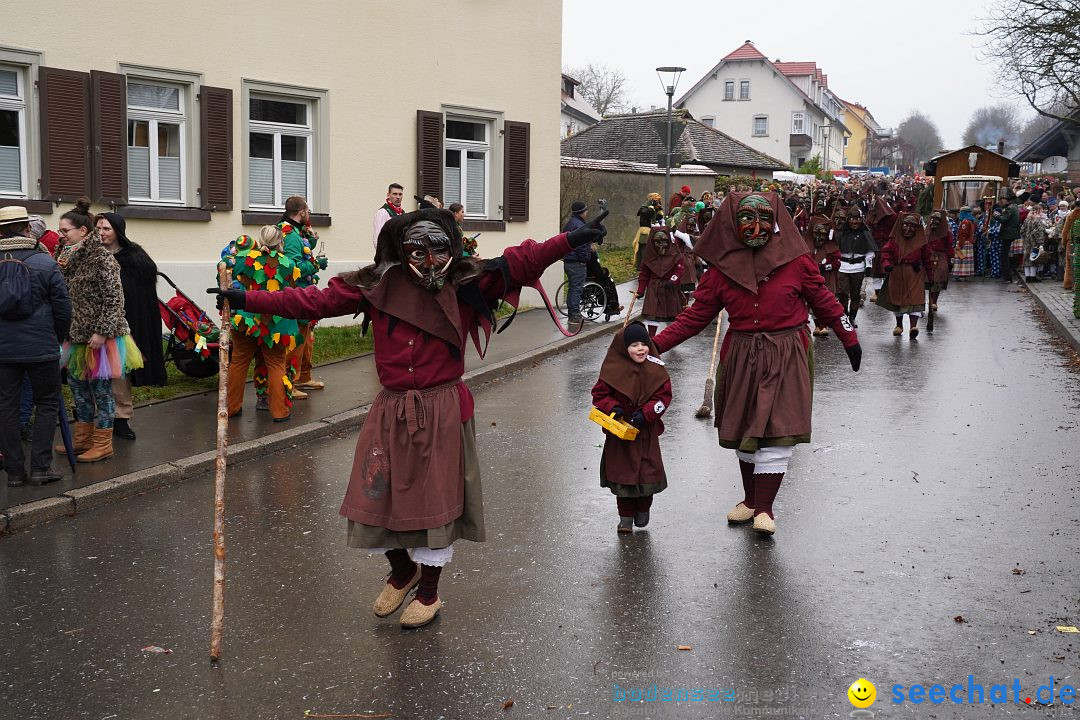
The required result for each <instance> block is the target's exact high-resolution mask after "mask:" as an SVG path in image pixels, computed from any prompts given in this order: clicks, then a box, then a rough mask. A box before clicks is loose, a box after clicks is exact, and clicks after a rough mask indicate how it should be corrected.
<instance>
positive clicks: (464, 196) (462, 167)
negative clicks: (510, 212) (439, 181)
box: [442, 115, 492, 218]
mask: <svg viewBox="0 0 1080 720" xmlns="http://www.w3.org/2000/svg"><path fill="white" fill-rule="evenodd" d="M491 134H492V123H491V121H489V120H485V119H482V118H470V117H458V116H453V115H447V116H446V138H445V140H444V144H443V149H444V151H445V156H446V160H445V164H444V166H443V194H444V195H446V197H444V198H443V199H442V200H443V205H444V206H445V205H449V204H450V203H456V202H457V203H461V204H462V205H464V206H465V216H466V217H473V218H486V217H487V216H488V207H489V206H490V203H489V202H488V196H489V193H490V187H491Z"/></svg>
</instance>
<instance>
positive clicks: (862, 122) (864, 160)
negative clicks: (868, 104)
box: [840, 100, 878, 167]
mask: <svg viewBox="0 0 1080 720" xmlns="http://www.w3.org/2000/svg"><path fill="white" fill-rule="evenodd" d="M840 102H841V103H842V104H843V106H844V124H845V125H847V127H848V129H849V130H851V137H849V138H848V139H847V145H846V146H845V147H844V165H856V166H859V167H867V166H868V165H869V158H870V147H871V142H872V141H873V138H874V136H875V134H876V133H877V130H878V125H877V122H876V121H875V120H874V116H873V115H871V114H870V111H869V110H867V109H866V108H865V107H863V106H862V105H860V104H859V103H855V102H850V101H848V100H841V101H840Z"/></svg>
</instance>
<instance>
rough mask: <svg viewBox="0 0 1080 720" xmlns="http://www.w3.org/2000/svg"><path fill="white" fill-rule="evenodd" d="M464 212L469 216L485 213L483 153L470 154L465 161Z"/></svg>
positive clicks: (485, 194) (485, 193)
mask: <svg viewBox="0 0 1080 720" xmlns="http://www.w3.org/2000/svg"><path fill="white" fill-rule="evenodd" d="M466 163H467V166H466V180H467V187H466V188H465V202H464V205H465V210H466V212H468V213H469V214H470V215H480V214H484V213H486V212H487V209H486V208H485V207H484V201H485V199H486V198H487V183H486V179H485V177H484V169H485V168H484V165H485V162H484V153H478V152H470V153H469V157H468V159H467V160H466Z"/></svg>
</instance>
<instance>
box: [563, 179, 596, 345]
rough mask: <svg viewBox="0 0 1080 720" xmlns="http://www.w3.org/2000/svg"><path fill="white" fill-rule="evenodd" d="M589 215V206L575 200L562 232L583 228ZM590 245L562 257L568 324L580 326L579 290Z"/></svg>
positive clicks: (586, 244)
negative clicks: (565, 283)
mask: <svg viewBox="0 0 1080 720" xmlns="http://www.w3.org/2000/svg"><path fill="white" fill-rule="evenodd" d="M588 214H589V206H588V205H586V204H585V203H584V202H582V201H581V200H575V201H574V202H573V204H572V205H570V219H569V220H567V221H566V225H564V226H563V229H562V231H563V232H564V233H568V232H573V231H574V230H577V229H578V228H581V227H585V224H586V221H585V218H586V217H587V216H588ZM592 253H593V248H592V243H585V244H584V245H582V246H580V247H576V248H574V249H573V250H571V251H570V252H568V253H566V256H565V257H563V269H564V270H565V271H566V280H567V283H568V285H567V288H566V313H567V315H568V316H569V321H570V324H572V325H573V324H577V325H580V324H581V323H582V322H583V320H582V319H581V288H583V287H585V275H586V272H587V271H586V268H585V265H586V264H587V263H588V262H589V260H590V259H592Z"/></svg>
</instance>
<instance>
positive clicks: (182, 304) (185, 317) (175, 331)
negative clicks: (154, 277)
mask: <svg viewBox="0 0 1080 720" xmlns="http://www.w3.org/2000/svg"><path fill="white" fill-rule="evenodd" d="M158 277H161V278H163V279H164V280H165V282H167V283H169V285H171V286H172V288H173V290H175V291H176V295H175V296H173V297H172V298H170V299H169V301H168V302H162V301H161V299H160V298H158V310H159V311H160V312H161V321H162V322H163V323H165V327H166V328H168V330H169V332H168V333H167V334H165V335H164V338H165V340H166V341H167V343H168V346H167V347H166V348H165V359H166V360H168V359H169V358H172V361H173V362H174V363H176V369H177V370H179V371H180V372H182V373H184V374H185V375H187V376H189V377H193V378H208V377H211V376H212V375H216V374H217V371H218V340H219V338H220V330H218V326H217V325H215V324H214V321H213V320H211V319H210V316H208V315H207V314H206V313H205V312H203V311H202V308H200V307H199V306H198V305H196V304H195V301H194V300H192V299H191V298H189V297H188V296H187V295H185V294H184V292H183V291H182V290H181V289H180V288H178V287H177V286H176V283H174V282H173V281H172V280H171V279H170V278H169V276H168V275H166V274H165V273H161V272H159V273H158Z"/></svg>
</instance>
